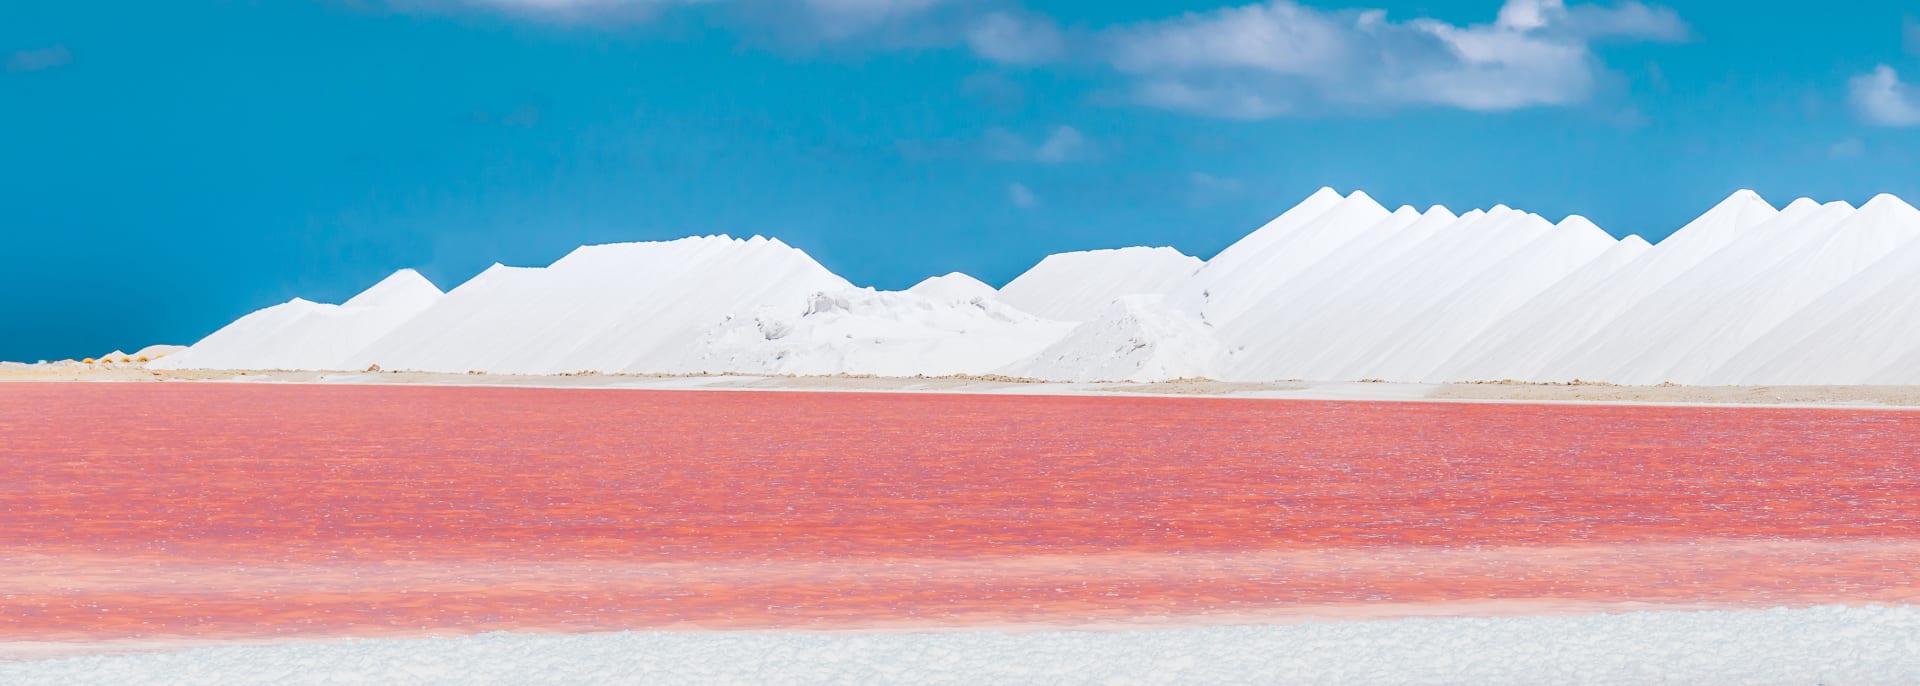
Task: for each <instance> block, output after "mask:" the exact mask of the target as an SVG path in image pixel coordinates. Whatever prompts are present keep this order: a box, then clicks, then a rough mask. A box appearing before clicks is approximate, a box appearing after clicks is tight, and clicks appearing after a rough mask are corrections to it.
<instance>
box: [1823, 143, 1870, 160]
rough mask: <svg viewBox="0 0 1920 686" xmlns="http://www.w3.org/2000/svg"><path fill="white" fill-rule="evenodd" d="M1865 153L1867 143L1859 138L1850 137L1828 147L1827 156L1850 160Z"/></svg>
mask: <svg viewBox="0 0 1920 686" xmlns="http://www.w3.org/2000/svg"><path fill="white" fill-rule="evenodd" d="M1865 154H1867V144H1866V142H1864V141H1862V140H1860V139H1858V138H1848V139H1846V140H1843V141H1840V142H1838V143H1834V144H1833V145H1832V146H1829V147H1828V148H1827V156H1828V157H1831V158H1833V159H1836V160H1850V159H1853V158H1856V157H1859V156H1861V155H1865Z"/></svg>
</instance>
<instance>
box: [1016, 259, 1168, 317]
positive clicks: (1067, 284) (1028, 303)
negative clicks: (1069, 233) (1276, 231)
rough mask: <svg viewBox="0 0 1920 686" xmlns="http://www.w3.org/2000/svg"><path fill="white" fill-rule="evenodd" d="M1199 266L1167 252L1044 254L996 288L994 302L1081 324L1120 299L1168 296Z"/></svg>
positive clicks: (1041, 315) (1040, 315) (1037, 314)
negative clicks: (1031, 265) (1132, 296)
mask: <svg viewBox="0 0 1920 686" xmlns="http://www.w3.org/2000/svg"><path fill="white" fill-rule="evenodd" d="M1201 264H1202V263H1201V261H1200V258H1197V257H1192V256H1189V255H1186V254H1182V253H1181V252H1180V251H1178V250H1174V249H1173V248H1120V249H1118V250H1087V251H1083V252H1070V253H1061V254H1058V255H1048V256H1047V257H1046V259H1043V260H1040V263H1039V264H1036V265H1034V266H1033V268H1032V269H1029V270H1027V271H1026V273H1024V274H1021V275H1020V276H1018V277H1015V278H1014V280H1013V281H1010V282H1008V283H1007V285H1006V286H1005V287H1002V288H1001V289H1000V299H1001V300H1002V301H1004V302H1006V303H1007V304H1009V305H1012V306H1014V307H1018V308H1020V309H1022V310H1026V311H1027V312H1030V313H1032V314H1034V315H1036V316H1039V317H1044V318H1046V319H1057V320H1060V321H1065V322H1083V321H1087V320H1089V319H1092V318H1094V317H1095V316H1098V315H1099V314H1100V312H1101V311H1102V310H1104V309H1106V307H1107V303H1111V302H1113V301H1114V299H1116V298H1119V297H1121V296H1124V295H1165V294H1168V293H1172V292H1174V290H1175V289H1177V288H1179V287H1180V285H1181V284H1183V283H1185V282H1186V281H1187V279H1189V278H1191V277H1192V276H1193V273H1194V270H1196V269H1199V268H1200V265H1201Z"/></svg>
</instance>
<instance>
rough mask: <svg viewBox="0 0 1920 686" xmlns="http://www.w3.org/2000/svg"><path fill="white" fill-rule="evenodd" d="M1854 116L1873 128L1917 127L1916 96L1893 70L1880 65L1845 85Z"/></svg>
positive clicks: (1919, 101)
mask: <svg viewBox="0 0 1920 686" xmlns="http://www.w3.org/2000/svg"><path fill="white" fill-rule="evenodd" d="M1847 90H1848V96H1849V98H1850V99H1851V100H1852V102H1853V111H1854V113H1856V114H1858V115H1860V118H1861V119H1864V120H1866V121H1867V123H1869V124H1874V125H1877V126H1920V93H1916V92H1914V90H1913V89H1912V88H1911V87H1909V86H1908V85H1907V84H1905V83H1902V82H1901V81H1900V73H1899V72H1896V71H1894V70H1893V67H1889V66H1887V65H1884V64H1882V65H1880V66H1879V67H1876V68H1874V70H1873V71H1871V72H1868V73H1865V74H1861V75H1859V76H1855V77H1853V78H1852V79H1851V80H1849V81H1848V82H1847Z"/></svg>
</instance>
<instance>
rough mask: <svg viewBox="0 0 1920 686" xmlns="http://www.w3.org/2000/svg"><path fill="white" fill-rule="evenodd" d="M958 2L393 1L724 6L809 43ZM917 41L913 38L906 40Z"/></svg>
mask: <svg viewBox="0 0 1920 686" xmlns="http://www.w3.org/2000/svg"><path fill="white" fill-rule="evenodd" d="M951 1H952V0H387V2H388V3H390V4H392V5H394V6H396V7H401V8H403V9H423V10H437V9H447V8H461V7H482V8H490V9H494V10H498V11H502V12H508V13H511V14H516V15H522V16H527V17H531V18H540V19H549V20H559V21H567V22H573V21H580V22H624V21H635V20H645V19H651V18H653V17H654V16H655V15H657V14H659V13H660V12H662V11H664V10H667V9H671V8H674V7H687V6H695V5H712V6H723V7H727V8H730V9H733V10H735V12H734V14H736V15H738V17H739V18H740V19H742V20H743V22H742V23H743V24H745V25H752V26H756V27H760V28H772V29H775V30H776V32H778V33H781V34H783V35H787V36H789V37H794V38H804V40H806V41H809V42H818V41H838V40H845V39H849V38H852V37H855V36H861V35H868V34H874V33H882V32H885V31H888V30H890V29H893V28H897V26H898V25H899V24H902V23H905V22H910V21H911V20H915V19H919V18H921V17H922V16H923V15H926V14H927V13H928V12H930V11H932V10H934V9H936V8H938V7H939V6H941V5H943V4H949V3H950V2H951ZM904 42H908V43H911V42H913V41H904Z"/></svg>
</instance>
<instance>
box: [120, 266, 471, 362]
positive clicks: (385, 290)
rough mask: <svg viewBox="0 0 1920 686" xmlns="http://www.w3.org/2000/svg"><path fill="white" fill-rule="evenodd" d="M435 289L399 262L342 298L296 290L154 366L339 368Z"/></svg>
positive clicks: (424, 303)
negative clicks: (319, 298)
mask: <svg viewBox="0 0 1920 686" xmlns="http://www.w3.org/2000/svg"><path fill="white" fill-rule="evenodd" d="M442 295H443V294H442V293H441V292H440V289H439V288H438V287H436V286H434V285H433V283H432V282H430V281H428V280H427V279H426V277H424V276H421V275H420V273H419V272H416V271H414V270H412V269H402V270H400V271H397V272H394V273H393V275H391V276H388V277H387V278H385V279H383V280H381V281H380V283H377V284H374V285H373V287H371V288H368V289H367V290H365V291H363V292H361V293H360V294H359V295H356V296H354V297H352V298H350V299H348V300H347V302H346V303H344V304H341V305H326V304H321V303H315V302H311V301H308V300H304V299H301V298H294V299H293V300H291V301H288V302H285V303H282V304H279V305H275V306H273V307H269V308H266V309H264V310H260V311H258V312H254V313H252V314H249V315H247V316H245V317H242V318H240V319H239V320H238V321H235V322H234V323H232V324H229V325H227V326H226V327H224V328H222V329H220V330H219V331H215V332H214V333H213V334H212V335H209V336H207V337H206V338H205V339H202V340H201V341H200V342H199V343H195V344H194V345H193V346H192V347H189V348H187V349H186V350H184V351H180V352H178V353H175V354H173V355H169V356H167V357H164V358H161V359H158V360H154V361H153V363H152V364H150V365H149V366H150V367H151V368H153V369H194V368H201V367H212V368H222V369H344V368H349V366H348V363H347V359H348V358H349V357H351V356H352V355H353V354H354V353H356V352H358V351H360V350H361V349H363V348H365V347H366V346H367V345H368V344H370V343H372V342H373V341H375V340H378V339H380V338H381V337H382V336H385V335H387V334H388V333H389V332H391V331H393V330H394V329H395V328H398V327H400V326H401V325H403V324H405V323H407V322H409V321H411V320H412V319H413V318H414V317H416V316H418V315H419V314H420V313H421V312H422V311H424V310H426V309H428V308H430V307H432V306H433V304H434V303H436V302H438V301H439V299H440V298H441V296H442Z"/></svg>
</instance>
